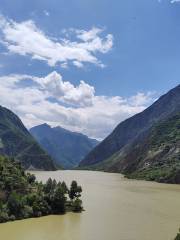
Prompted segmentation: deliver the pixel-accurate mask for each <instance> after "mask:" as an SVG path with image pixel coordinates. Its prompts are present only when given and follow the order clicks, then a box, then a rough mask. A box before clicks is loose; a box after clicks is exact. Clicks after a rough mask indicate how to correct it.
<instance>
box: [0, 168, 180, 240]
mask: <svg viewBox="0 0 180 240" xmlns="http://www.w3.org/2000/svg"><path fill="white" fill-rule="evenodd" d="M35 174H36V176H37V179H38V180H42V181H46V180H47V179H48V178H49V177H52V178H55V179H56V180H65V181H66V182H67V183H68V184H69V183H70V182H71V181H72V180H77V181H78V183H79V184H81V185H82V187H83V203H84V207H85V209H86V211H85V212H83V213H81V214H78V213H68V214H66V215H62V216H47V217H42V218H36V219H27V220H22V221H16V222H10V223H5V224H0V240H172V239H173V238H174V237H175V235H176V232H177V231H178V228H179V227H180V185H167V184H159V183H152V182H145V181H135V180H128V179H124V178H123V176H122V175H120V174H111V173H102V172H91V171H56V172H35Z"/></svg>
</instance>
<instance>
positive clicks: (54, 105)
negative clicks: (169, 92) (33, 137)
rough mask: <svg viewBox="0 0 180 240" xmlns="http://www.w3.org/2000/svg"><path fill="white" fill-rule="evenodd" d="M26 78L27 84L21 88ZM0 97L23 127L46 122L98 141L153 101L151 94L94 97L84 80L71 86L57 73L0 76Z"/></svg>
mask: <svg viewBox="0 0 180 240" xmlns="http://www.w3.org/2000/svg"><path fill="white" fill-rule="evenodd" d="M28 79H29V81H31V84H27V85H25V84H24V83H25V82H27V80H28ZM0 95H1V98H0V104H1V105H3V106H5V107H7V108H10V109H11V110H12V111H14V112H15V113H17V114H18V115H19V116H20V117H21V119H22V120H23V122H24V123H25V124H26V126H27V127H31V126H34V125H36V124H41V123H44V122H46V123H48V124H50V125H52V126H57V125H61V126H62V127H65V128H67V129H70V130H73V131H79V132H82V133H84V134H87V135H89V136H90V137H94V138H98V139H102V138H104V137H105V136H107V134H109V133H110V132H111V131H112V130H113V128H114V127H115V126H116V125H117V124H118V123H119V122H121V121H122V120H124V119H126V118H128V117H130V116H132V115H134V114H136V113H138V112H140V111H142V110H144V108H145V107H147V106H148V105H149V104H150V103H152V102H153V100H154V98H153V95H152V94H151V93H147V94H145V93H137V94H136V95H135V96H131V97H129V98H122V97H120V96H112V97H110V96H98V95H96V94H95V89H94V87H93V86H90V85H89V84H87V83H85V82H84V81H81V82H80V84H79V85H78V86H74V85H73V84H72V83H70V82H69V81H63V79H62V76H61V75H60V74H58V73H57V72H52V73H50V74H49V75H47V76H45V77H35V76H28V75H9V76H1V77H0ZM50 98H52V99H53V100H52V99H51V100H50Z"/></svg>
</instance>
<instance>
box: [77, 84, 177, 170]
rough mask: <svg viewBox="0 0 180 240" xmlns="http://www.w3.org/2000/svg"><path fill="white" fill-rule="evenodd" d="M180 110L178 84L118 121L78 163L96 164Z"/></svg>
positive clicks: (82, 165)
mask: <svg viewBox="0 0 180 240" xmlns="http://www.w3.org/2000/svg"><path fill="white" fill-rule="evenodd" d="M179 111H180V85H178V86H177V87H176V88H174V89H172V90H171V91H169V92H168V93H167V94H165V95H163V96H161V97H160V98H159V100H157V101H156V102H155V103H154V104H153V105H151V106H150V107H149V108H147V109H146V110H144V111H143V112H141V113H139V114H136V115H135V116H133V117H131V118H129V119H127V120H125V121H124V122H122V123H120V124H119V125H118V126H117V127H116V128H115V130H114V131H113V132H112V133H111V134H110V135H109V136H108V137H107V138H106V139H105V140H104V141H102V142H101V143H100V144H99V145H98V146H97V147H96V148H94V149H93V150H92V151H91V152H90V153H89V154H88V155H87V156H86V157H85V158H84V159H83V161H82V162H81V163H80V167H84V166H86V167H87V166H91V165H93V164H98V163H100V162H102V161H104V160H106V159H109V158H110V157H111V156H112V155H114V154H115V153H117V152H120V151H121V150H122V151H123V148H124V147H125V146H128V145H129V144H131V143H132V142H133V141H135V140H136V139H138V138H140V136H143V135H145V134H147V133H148V131H149V130H150V129H151V127H152V126H153V125H154V124H155V123H157V122H159V121H161V120H165V119H167V118H168V117H170V116H173V115H175V114H176V113H177V112H179Z"/></svg>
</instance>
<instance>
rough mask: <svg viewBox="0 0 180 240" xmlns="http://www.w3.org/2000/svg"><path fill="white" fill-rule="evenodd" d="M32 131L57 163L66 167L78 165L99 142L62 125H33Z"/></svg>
mask: <svg viewBox="0 0 180 240" xmlns="http://www.w3.org/2000/svg"><path fill="white" fill-rule="evenodd" d="M30 133H31V134H32V135H33V136H34V138H35V139H36V140H37V141H38V142H39V144H40V145H41V147H42V148H44V149H45V150H46V151H47V152H48V153H49V155H50V156H51V157H52V158H53V159H54V160H55V162H56V164H57V165H59V164H60V165H61V166H63V167H64V168H66V169H70V168H73V167H76V166H77V165H78V164H79V162H80V161H81V160H82V159H83V158H84V157H85V156H86V155H87V154H88V153H89V152H90V150H92V149H93V148H94V147H95V146H96V145H97V144H98V143H99V142H98V141H97V140H95V139H91V138H88V137H87V136H85V135H83V134H81V133H77V132H71V131H69V130H66V129H64V128H62V127H51V126H49V125H48V124H42V125H39V126H36V127H33V128H31V129H30Z"/></svg>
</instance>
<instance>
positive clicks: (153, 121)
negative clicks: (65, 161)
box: [80, 85, 180, 182]
mask: <svg viewBox="0 0 180 240" xmlns="http://www.w3.org/2000/svg"><path fill="white" fill-rule="evenodd" d="M179 113H180V85H178V86H177V87H176V88H174V89H172V90H171V91H169V92H168V93H166V94H165V95H163V96H162V97H160V98H159V99H158V100H157V101H156V102H155V103H154V104H152V105H151V106H150V107H149V108H147V109H146V110H144V111H143V112H141V113H139V114H136V115H135V116H133V117H131V118H129V119H127V120H125V121H124V122H122V123H120V124H119V125H118V126H117V127H116V128H115V130H114V131H113V132H112V133H111V134H110V135H109V136H108V137H107V138H106V139H105V140H104V141H102V142H101V143H100V144H99V145H98V146H97V147H96V148H95V149H93V150H92V151H91V152H90V153H89V154H88V155H87V156H86V157H85V158H84V159H83V160H82V162H81V163H80V167H85V168H92V169H99V170H105V171H110V172H123V173H125V174H128V175H129V176H131V177H133V176H134V177H137V178H141V177H142V178H149V179H151V177H150V175H151V174H150V172H151V170H152V171H153V173H152V175H153V174H155V172H154V169H156V170H157V171H156V174H157V175H158V176H156V177H155V176H152V178H153V177H155V179H154V180H158V181H167V182H168V181H170V182H173V181H174V182H177V181H179V182H180V179H179V178H178V173H177V176H176V173H174V177H175V178H176V177H177V179H174V180H173V179H172V177H171V178H170V177H169V176H168V174H170V173H169V172H168V174H166V172H167V170H168V171H169V169H170V168H171V167H177V165H178V164H179V160H180V153H179V140H178V136H179V125H178V124H179V120H178V119H179ZM174 121H175V122H174ZM174 124H175V125H174ZM166 126H168V131H169V132H168V133H166V131H165V130H167V129H166ZM175 126H176V127H175ZM162 129H163V132H162V133H161V134H159V132H160V131H161V130H162ZM174 129H176V130H175V131H174ZM166 134H167V135H166ZM171 134H172V135H171ZM173 134H174V135H173ZM170 135H171V137H172V138H173V139H171V140H172V141H171V142H169V138H168V137H169V136H170ZM154 136H155V137H154ZM154 139H156V141H157V142H155V141H154ZM167 139H168V140H167ZM163 141H165V142H163ZM152 142H153V144H152ZM168 149H169V150H168ZM173 149H174V150H173ZM155 150H156V151H157V152H156V151H155ZM148 154H149V155H148ZM151 154H152V156H151ZM173 159H174V160H173ZM171 161H175V165H174V164H173V163H172V162H171ZM154 164H155V165H154ZM158 164H159V165H158ZM160 166H161V167H160ZM162 166H163V171H164V172H163V171H162V172H159V173H158V171H159V169H160V168H162ZM165 166H166V167H165ZM178 166H179V165H178ZM177 168H179V167H177ZM142 169H143V173H142V172H141V170H142ZM145 169H146V171H147V172H148V173H147V174H146V171H145ZM177 172H178V171H177ZM140 173H141V174H140ZM163 174H164V177H163V176H162V175H163ZM165 175H166V176H165ZM166 177H167V179H165V178H166Z"/></svg>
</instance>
